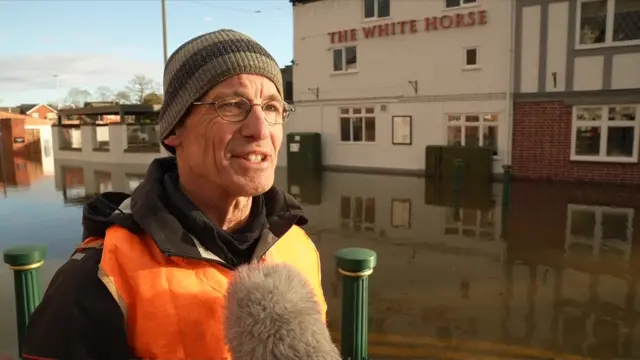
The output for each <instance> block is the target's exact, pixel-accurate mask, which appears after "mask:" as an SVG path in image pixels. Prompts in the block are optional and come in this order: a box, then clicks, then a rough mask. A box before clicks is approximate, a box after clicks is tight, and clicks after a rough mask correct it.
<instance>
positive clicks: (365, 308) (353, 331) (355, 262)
mask: <svg viewBox="0 0 640 360" xmlns="http://www.w3.org/2000/svg"><path fill="white" fill-rule="evenodd" d="M336 259H337V265H338V271H339V272H340V274H341V275H342V335H341V340H340V353H341V355H342V358H343V359H344V360H367V359H368V358H369V354H368V321H369V316H368V315H369V314H368V313H369V275H371V273H373V268H374V267H375V266H376V262H377V255H376V253H375V251H373V250H369V249H360V248H346V249H342V250H340V251H338V252H337V253H336Z"/></svg>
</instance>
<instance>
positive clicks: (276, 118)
mask: <svg viewBox="0 0 640 360" xmlns="http://www.w3.org/2000/svg"><path fill="white" fill-rule="evenodd" d="M193 105H202V106H205V107H208V108H213V109H214V110H215V111H216V113H217V114H218V116H219V117H220V118H221V119H222V120H224V121H228V122H240V121H244V120H245V119H246V118H247V117H249V114H250V113H251V110H252V109H253V107H254V106H259V107H261V108H262V112H263V113H264V120H265V121H266V122H268V123H269V124H272V125H281V124H284V123H285V122H286V121H287V120H289V116H290V115H291V113H292V112H293V111H295V108H294V107H293V105H290V104H287V103H286V102H284V101H278V100H270V101H267V102H265V103H262V104H252V103H250V102H249V100H247V99H245V98H242V97H226V98H223V99H220V100H218V101H197V102H194V103H193Z"/></svg>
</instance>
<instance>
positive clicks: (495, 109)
mask: <svg viewBox="0 0 640 360" xmlns="http://www.w3.org/2000/svg"><path fill="white" fill-rule="evenodd" d="M382 103H383V104H385V105H386V106H387V110H386V111H381V110H380V103H377V102H369V103H365V102H359V103H357V105H358V106H360V105H361V106H363V107H364V106H373V107H375V109H376V114H375V117H376V142H375V143H344V142H341V141H340V122H339V108H340V107H341V106H345V105H338V104H326V105H324V104H322V105H316V104H302V105H299V106H298V108H297V109H296V112H295V113H294V116H292V119H291V120H290V121H289V122H288V123H287V124H286V125H285V131H286V132H287V133H288V132H320V133H321V134H322V139H323V143H322V146H323V151H322V155H323V164H324V165H334V166H335V165H340V166H350V167H371V168H390V169H413V170H419V169H424V166H425V148H426V146H427V145H445V144H446V143H447V122H446V115H447V114H459V113H467V114H471V113H494V114H497V115H498V122H499V127H498V144H499V146H498V156H497V157H496V158H494V172H495V173H499V172H501V166H502V164H503V163H506V162H505V156H506V155H505V154H506V147H507V140H508V136H509V133H508V131H507V126H506V125H505V124H506V122H507V119H506V117H507V114H506V103H505V100H504V99H498V100H472V101H446V102H443V101H434V100H433V99H431V100H429V99H422V101H415V100H414V101H408V100H407V101H395V102H382ZM394 115H411V116H413V120H412V124H413V126H412V127H413V143H412V145H394V144H392V141H391V140H392V126H391V118H392V116H394ZM286 151H287V149H286V139H285V140H283V147H282V150H281V151H280V156H279V159H278V164H279V165H281V166H286Z"/></svg>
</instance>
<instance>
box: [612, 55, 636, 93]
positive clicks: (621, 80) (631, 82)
mask: <svg viewBox="0 0 640 360" xmlns="http://www.w3.org/2000/svg"><path fill="white" fill-rule="evenodd" d="M612 67H613V73H612V74H611V88H612V89H634V88H635V89H637V88H640V53H635V54H618V55H614V56H613V64H612Z"/></svg>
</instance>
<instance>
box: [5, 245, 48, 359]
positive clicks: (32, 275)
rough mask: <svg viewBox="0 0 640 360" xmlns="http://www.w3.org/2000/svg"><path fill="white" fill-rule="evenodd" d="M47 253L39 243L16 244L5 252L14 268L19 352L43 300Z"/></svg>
mask: <svg viewBox="0 0 640 360" xmlns="http://www.w3.org/2000/svg"><path fill="white" fill-rule="evenodd" d="M46 255H47V250H46V248H45V247H43V246H38V245H29V246H16V247H13V248H10V249H8V250H5V252H4V262H5V264H7V265H9V269H11V270H13V281H14V287H15V297H16V320H17V323H18V351H19V354H22V340H23V337H24V333H25V331H26V329H27V323H28V322H29V318H30V317H31V314H32V313H33V311H34V310H35V309H36V306H38V304H40V300H42V288H41V285H40V267H41V266H42V264H44V258H45V256H46Z"/></svg>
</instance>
